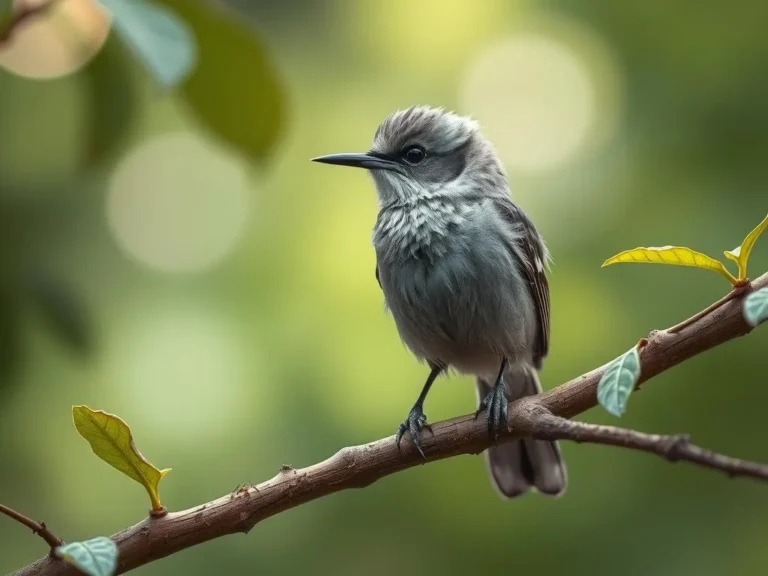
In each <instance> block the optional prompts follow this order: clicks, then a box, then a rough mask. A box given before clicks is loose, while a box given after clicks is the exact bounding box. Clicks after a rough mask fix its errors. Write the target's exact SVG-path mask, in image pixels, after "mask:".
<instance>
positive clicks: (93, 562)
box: [55, 536, 117, 576]
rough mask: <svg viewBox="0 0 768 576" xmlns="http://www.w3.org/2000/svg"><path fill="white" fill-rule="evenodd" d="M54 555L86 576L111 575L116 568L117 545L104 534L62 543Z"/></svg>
mask: <svg viewBox="0 0 768 576" xmlns="http://www.w3.org/2000/svg"><path fill="white" fill-rule="evenodd" d="M55 552H56V555H57V556H58V557H59V558H61V559H63V560H66V561H67V562H69V563H70V564H72V565H73V566H75V568H77V569H78V570H80V572H82V573H84V574H88V576H112V574H114V573H115V569H116V568H117V545H116V544H115V543H114V542H113V541H112V540H110V539H109V538H105V537H104V536H99V537H98V538H93V539H91V540H86V541H85V542H72V543H71V544H64V545H63V546H59V547H57V548H56V550H55Z"/></svg>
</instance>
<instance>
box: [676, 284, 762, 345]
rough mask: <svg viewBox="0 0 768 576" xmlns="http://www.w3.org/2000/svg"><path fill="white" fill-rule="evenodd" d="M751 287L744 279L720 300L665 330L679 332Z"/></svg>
mask: <svg viewBox="0 0 768 576" xmlns="http://www.w3.org/2000/svg"><path fill="white" fill-rule="evenodd" d="M751 289H752V285H751V284H750V283H749V280H746V281H745V283H743V284H739V285H738V286H734V287H733V289H732V290H731V291H730V292H728V294H726V295H725V296H723V297H722V298H720V300H718V301H717V302H713V303H712V304H710V305H709V306H707V307H706V308H704V310H702V311H701V312H699V313H697V314H694V315H693V316H691V317H690V318H686V319H685V320H683V321H682V322H680V323H679V324H675V325H674V326H672V327H671V328H667V332H669V333H670V334H676V333H677V332H680V330H682V329H683V328H687V327H688V326H690V325H691V324H693V323H694V322H698V321H699V320H701V319H702V318H704V316H706V315H707V314H711V313H712V312H714V311H715V310H717V309H718V308H720V306H722V305H723V304H725V303H726V302H730V301H731V300H733V299H734V298H737V297H739V296H741V295H743V294H745V293H747V292H750V291H751Z"/></svg>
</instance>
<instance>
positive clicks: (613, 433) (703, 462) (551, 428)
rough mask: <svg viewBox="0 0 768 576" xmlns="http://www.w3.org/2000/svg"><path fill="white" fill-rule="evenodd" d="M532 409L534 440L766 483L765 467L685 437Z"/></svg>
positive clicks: (531, 420)
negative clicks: (623, 452) (630, 453)
mask: <svg viewBox="0 0 768 576" xmlns="http://www.w3.org/2000/svg"><path fill="white" fill-rule="evenodd" d="M534 408H535V409H533V410H531V411H530V414H529V417H530V422H529V426H530V428H531V430H532V434H531V435H532V436H533V437H534V438H539V439H541V440H573V441H574V442H588V443H590V444H605V445H608V446H619V447H620V448H630V449H632V450H640V451H642V452H650V453H651V454H656V455H657V456H661V457H662V458H665V459H666V460H669V461H670V462H678V461H683V462H690V463H692V464H697V465H698V466H701V467H703V468H709V469H710V470H718V471H720V472H723V473H725V474H727V475H728V476H730V477H734V476H746V477H750V478H757V479H758V480H768V465H766V464H757V463H755V462H748V461H746V460H739V459H738V458H731V457H730V456H724V455H722V454H718V453H717V452H712V451H711V450H706V449H705V448H701V447H699V446H696V445H695V444H691V442H690V440H689V438H688V435H686V434H673V435H659V434H645V433H644V432H638V431H636V430H629V429H627V428H619V427H617V426H600V425H598V424H587V423H585V422H573V421H572V420H567V419H566V418H561V417H560V416H555V415H553V414H551V413H550V412H547V410H545V409H543V408H540V407H538V406H534Z"/></svg>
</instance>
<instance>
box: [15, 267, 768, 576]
mask: <svg viewBox="0 0 768 576" xmlns="http://www.w3.org/2000/svg"><path fill="white" fill-rule="evenodd" d="M766 286H768V274H764V275H763V276H761V277H760V278H758V279H757V280H755V281H754V282H753V283H752V284H751V289H755V290H757V289H760V288H764V287H766ZM748 291H749V289H742V290H741V291H740V293H739V294H735V295H733V296H732V297H729V298H724V299H722V300H721V303H720V305H718V306H715V307H712V306H710V307H708V308H707V309H706V312H705V313H699V314H697V315H696V316H694V317H692V318H691V319H690V321H686V322H684V323H681V324H678V325H677V326H675V327H673V328H674V329H675V331H674V332H671V331H669V330H662V331H654V332H652V333H651V334H650V335H649V336H648V338H647V344H646V345H645V346H644V347H643V348H642V351H641V353H640V361H641V364H642V370H641V378H640V383H642V382H645V381H647V380H648V379H649V378H652V377H653V376H655V375H656V374H659V373H660V372H663V371H664V370H668V369H669V368H671V367H673V366H675V365H677V364H680V363H681V362H683V361H685V360H687V359H689V358H691V357H693V356H695V355H697V354H700V353H701V352H704V351H706V350H709V349H710V348H713V347H715V346H717V345H719V344H722V343H723V342H726V341H728V340H732V339H734V338H737V337H739V336H743V335H744V334H747V333H748V332H750V331H751V327H750V326H749V325H748V324H747V323H746V322H745V321H744V318H743V315H742V296H743V294H745V293H747V292H748ZM607 366H608V364H605V365H603V366H601V367H600V368H596V369H595V370H592V371H591V372H588V373H587V374H584V375H582V376H579V377H578V378H574V379H573V380H571V381H569V382H566V383H565V384H562V385H560V386H558V387H557V388H554V389H552V390H550V391H549V392H546V393H544V394H539V395H536V396H530V397H527V398H522V399H520V400H517V401H515V402H512V403H511V404H510V405H509V416H508V424H509V428H510V431H509V432H507V433H506V434H504V435H502V437H501V438H500V441H502V442H503V441H509V440H511V439H514V438H520V437H522V436H531V435H534V434H535V435H537V436H539V437H542V438H544V437H551V438H563V439H568V440H576V441H589V442H595V443H601V444H612V445H618V446H627V447H630V448H636V449H639V450H645V451H647V452H653V453H656V454H660V455H663V456H665V457H668V458H670V457H671V458H672V459H675V458H677V459H685V460H688V461H690V462H693V463H696V464H700V465H702V466H707V467H710V468H716V469H719V470H724V471H726V472H729V473H732V474H744V475H749V476H753V477H758V478H761V479H768V476H766V475H765V474H764V467H761V466H759V465H757V464H749V463H746V462H742V461H738V460H735V459H730V458H727V457H725V456H719V455H716V454H713V453H711V452H708V451H706V450H703V449H701V448H698V447H696V446H692V445H690V444H688V443H687V441H685V442H683V441H682V440H683V438H684V437H674V436H673V437H664V436H653V435H646V434H641V433H639V432H631V431H625V430H621V429H619V428H613V427H609V426H592V425H588V424H570V423H568V424H567V425H564V424H563V421H562V419H567V418H571V417H573V416H575V415H577V414H580V413H582V412H584V411H586V410H588V409H589V408H592V407H593V406H595V405H596V404H597V384H598V382H599V381H600V377H601V376H602V374H603V371H604V370H605V368H606V367H607ZM638 385H639V384H638ZM432 431H433V434H432V435H429V434H425V435H424V436H423V438H422V442H423V446H424V452H425V453H426V456H427V461H429V462H431V461H434V460H441V459H444V458H450V457H452V456H457V455H459V454H474V453H479V452H482V451H483V450H485V449H486V448H488V445H489V437H488V430H487V426H486V423H485V422H484V421H483V419H482V418H479V419H477V420H475V419H474V417H473V415H466V416H462V417H459V418H454V419H452V420H446V421H444V422H439V423H436V424H433V425H432ZM668 438H672V439H676V440H675V441H674V442H673V441H671V440H667V439H668ZM422 463H423V462H422V460H421V459H420V457H419V454H418V452H417V451H416V450H415V449H414V447H413V445H412V444H411V443H410V442H404V443H403V452H402V453H400V452H399V451H398V449H397V447H396V445H395V441H394V436H390V437H388V438H384V439H382V440H378V441H376V442H371V443H369V444H364V445H361V446H354V447H350V448H343V449H341V450H340V451H339V452H337V453H336V454H335V455H334V456H332V457H331V458H329V459H328V460H325V461H324V462H320V463H319V464H315V465H313V466H309V467H308V468H302V469H299V470H294V469H292V468H290V467H287V466H285V467H283V468H282V469H281V470H280V472H279V473H278V474H277V476H275V477H274V478H272V479H271V480H267V481H266V482H262V483H261V484H258V485H255V486H245V487H243V488H240V489H237V490H235V491H234V492H232V493H231V494H228V495H226V496H223V497H221V498H218V499H217V500H213V501H211V502H208V503H206V504H202V505H200V506H197V507H195V508H190V509H188V510H184V511H182V512H171V513H169V514H168V515H167V516H165V517H163V518H147V519H145V520H144V521H142V522H140V523H139V524H136V525H135V526H132V527H130V528H127V529H126V530H123V531H122V532H119V533H117V534H115V535H114V536H112V539H113V540H114V541H115V542H116V543H117V546H118V549H119V564H118V570H117V573H118V574H122V573H124V572H127V571H128V570H131V569H133V568H136V567H138V566H142V565H144V564H147V563H148V562H152V561H153V560H157V559H158V558H163V557H165V556H168V555H170V554H173V553H174V552H178V551H179V550H183V549H185V548H189V547H191V546H195V545H196V544H200V543H202V542H207V541H209V540H213V539H214V538H218V537H220V536H224V535H226V534H234V533H237V532H248V531H249V530H250V529H251V528H253V526H254V525H256V524H257V523H258V522H260V521H262V520H264V519H266V518H269V517H270V516H274V515H275V514H278V513H280V512H283V511H284V510H288V509H290V508H294V507H296V506H299V505H300V504H303V503H305V502H309V501H311V500H316V499H318V498H322V497H323V496H327V495H328V494H332V493H334V492H338V491H340V490H346V489H348V488H362V487H364V486H368V485H369V484H371V483H373V482H375V481H376V480H378V479H379V478H383V477H385V476H388V475H390V474H394V473H395V472H399V471H400V470H404V469H406V468H411V467H413V466H417V465H419V464H422ZM65 574H66V575H73V576H74V575H75V574H77V571H76V570H75V569H74V567H73V566H70V565H69V564H66V563H64V562H61V561H59V560H57V559H55V558H43V559H41V560H38V561H37V562H35V563H34V564H31V565H29V566H27V567H26V568H23V569H22V570H21V571H19V572H18V573H17V575H18V576H33V575H34V576H40V575H65Z"/></svg>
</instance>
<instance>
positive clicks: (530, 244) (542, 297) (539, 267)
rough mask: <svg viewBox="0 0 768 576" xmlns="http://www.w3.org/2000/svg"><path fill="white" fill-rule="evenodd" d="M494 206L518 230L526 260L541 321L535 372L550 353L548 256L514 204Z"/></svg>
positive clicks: (502, 202)
mask: <svg viewBox="0 0 768 576" xmlns="http://www.w3.org/2000/svg"><path fill="white" fill-rule="evenodd" d="M494 202H495V204H496V206H497V208H498V209H499V212H500V214H501V215H502V217H503V218H504V220H505V221H507V222H508V223H509V225H510V226H512V227H514V228H515V229H516V234H515V235H516V236H517V237H518V247H519V250H520V252H521V253H522V256H524V258H521V260H522V262H521V266H520V267H521V269H522V271H523V273H524V274H525V276H526V279H527V280H528V287H529V289H530V291H531V296H532V297H533V299H534V302H535V303H536V311H537V313H538V317H539V331H538V334H537V338H536V347H535V349H534V363H535V364H536V368H541V361H542V359H543V358H544V357H545V356H546V355H547V353H548V352H549V282H548V281H547V276H546V265H547V260H548V258H549V254H548V252H547V248H546V245H545V244H544V240H543V239H542V237H541V235H540V234H539V232H538V230H536V227H535V226H534V225H533V222H531V220H530V219H529V218H528V216H526V215H525V213H524V212H523V211H522V210H520V208H518V207H517V206H516V205H515V204H514V203H513V202H512V200H510V199H509V198H506V197H505V198H498V199H494Z"/></svg>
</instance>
